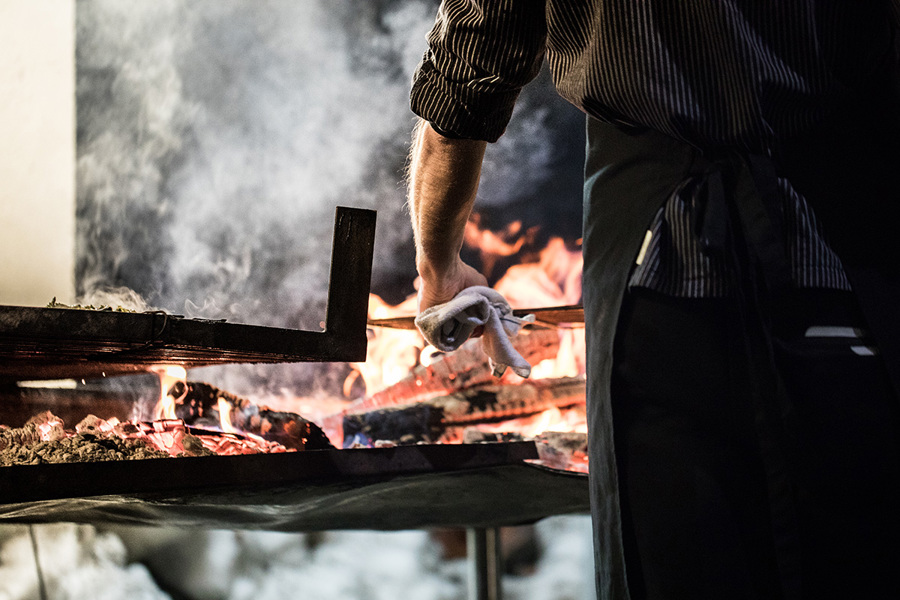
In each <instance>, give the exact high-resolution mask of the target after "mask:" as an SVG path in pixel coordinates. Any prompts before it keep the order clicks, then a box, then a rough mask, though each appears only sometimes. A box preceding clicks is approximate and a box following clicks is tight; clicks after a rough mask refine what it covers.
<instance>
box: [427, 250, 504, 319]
mask: <svg viewBox="0 0 900 600" xmlns="http://www.w3.org/2000/svg"><path fill="white" fill-rule="evenodd" d="M473 285H487V279H486V278H485V276H484V275H482V274H481V273H479V272H478V271H476V270H475V269H473V268H472V267H471V266H469V265H467V264H466V263H464V262H462V261H461V260H459V261H457V262H456V263H454V265H453V267H452V269H451V270H450V272H448V273H445V274H444V275H443V276H439V277H438V276H432V277H429V278H428V280H426V279H425V276H422V277H420V279H419V294H418V306H419V312H422V311H423V310H425V309H426V308H431V307H432V306H437V305H438V304H443V303H444V302H448V301H450V300H452V299H453V297H454V296H456V295H457V294H458V293H460V292H461V291H463V290H464V289H466V288H467V287H472V286H473Z"/></svg>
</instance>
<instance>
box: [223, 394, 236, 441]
mask: <svg viewBox="0 0 900 600" xmlns="http://www.w3.org/2000/svg"><path fill="white" fill-rule="evenodd" d="M218 409H219V424H220V425H221V426H222V431H224V432H226V433H238V429H237V427H235V426H234V425H232V424H231V404H230V403H229V402H228V400H226V399H225V398H221V397H220V398H219V401H218Z"/></svg>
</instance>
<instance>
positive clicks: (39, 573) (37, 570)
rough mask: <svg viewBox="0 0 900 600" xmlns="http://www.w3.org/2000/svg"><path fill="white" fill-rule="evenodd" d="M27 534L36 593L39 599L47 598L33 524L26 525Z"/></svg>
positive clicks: (44, 599)
mask: <svg viewBox="0 0 900 600" xmlns="http://www.w3.org/2000/svg"><path fill="white" fill-rule="evenodd" d="M28 535H29V536H30V537H31V551H32V552H33V553H34V570H35V573H36V574H37V583H38V594H39V595H40V598H41V600H47V585H46V584H45V583H44V570H43V569H42V568H41V555H40V552H39V551H38V543H37V535H36V534H35V533H34V525H29V526H28Z"/></svg>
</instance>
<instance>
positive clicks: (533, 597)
mask: <svg viewBox="0 0 900 600" xmlns="http://www.w3.org/2000/svg"><path fill="white" fill-rule="evenodd" d="M589 531H590V520H589V518H587V517H586V516H561V517H551V518H548V519H545V520H543V521H540V522H539V523H537V524H536V526H535V527H534V529H533V533H534V540H535V544H536V550H537V556H538V557H537V559H536V560H535V561H534V563H533V565H532V567H531V569H530V570H527V571H526V572H527V573H528V574H524V575H506V576H504V580H503V598H505V599H506V600H591V599H592V598H593V597H594V596H593V595H592V589H591V586H592V583H593V582H592V578H591V571H592V570H591V567H590V547H589ZM33 533H34V539H35V540H36V542H37V548H38V553H37V557H38V560H39V561H40V564H41V565H42V572H43V576H44V586H45V590H46V597H47V598H50V599H53V600H68V599H70V598H71V599H73V600H74V599H76V598H77V599H81V598H93V599H96V600H106V599H113V598H116V599H118V598H129V599H136V600H144V599H146V600H157V599H171V598H175V599H181V598H185V599H192V600H251V599H253V600H269V599H272V600H275V599H280V598H283V597H285V591H286V590H294V592H293V593H292V594H290V595H297V596H298V597H299V596H301V595H302V597H304V598H310V599H312V600H332V599H334V600H338V599H340V600H388V599H390V600H394V599H396V598H416V599H420V600H465V598H466V585H467V572H466V569H467V565H466V561H465V560H464V559H462V558H453V559H445V558H442V549H441V547H440V545H439V544H438V543H437V542H436V541H435V538H434V537H433V536H431V535H430V534H429V533H428V532H425V531H401V532H390V533H385V532H371V531H341V532H328V533H320V534H282V533H271V532H246V531H242V532H235V531H219V530H208V531H202V530H201V531H196V530H192V531H183V530H176V529H174V528H127V527H116V528H114V529H98V528H97V527H94V526H89V525H73V524H55V525H42V526H33ZM36 573H37V570H36V566H35V555H34V553H33V551H32V541H31V535H30V533H29V530H28V526H0V600H32V599H34V598H39V597H40V596H39V587H38V580H37V575H36Z"/></svg>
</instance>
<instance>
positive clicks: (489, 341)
mask: <svg viewBox="0 0 900 600" xmlns="http://www.w3.org/2000/svg"><path fill="white" fill-rule="evenodd" d="M533 321H534V315H526V316H524V317H517V316H515V315H513V311H512V308H511V307H510V306H509V302H507V301H506V298H504V297H503V295H502V294H500V293H499V292H498V291H496V290H493V289H491V288H489V287H483V286H472V287H469V288H466V289H464V290H463V291H461V292H460V293H458V294H457V295H456V296H455V297H454V298H453V299H452V300H450V301H449V302H446V303H444V304H439V305H438V306H432V307H431V308H427V309H425V310H424V311H422V312H421V313H420V314H419V316H417V317H416V327H418V328H419V331H421V332H422V335H423V336H425V340H426V341H427V342H428V343H429V344H431V345H432V346H434V347H435V348H437V349H438V350H440V351H442V352H452V351H453V350H456V349H457V348H459V347H460V346H461V345H462V344H463V342H465V341H466V340H467V339H469V336H471V335H472V332H473V331H475V329H476V328H477V327H480V326H484V333H483V334H482V335H483V339H482V343H483V345H484V351H485V353H486V354H487V355H488V358H489V359H490V361H491V365H492V368H493V370H494V375H496V376H497V377H499V376H500V375H502V374H503V372H504V371H506V368H507V367H511V368H512V370H513V371H514V372H515V373H516V375H519V376H520V377H528V376H529V375H530V374H531V365H530V364H528V361H526V360H525V359H524V358H522V355H521V354H519V353H518V352H517V351H516V349H515V348H513V345H512V342H511V341H510V338H512V337H515V335H516V334H517V333H519V330H520V329H521V328H522V325H524V324H525V323H531V322H533Z"/></svg>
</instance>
